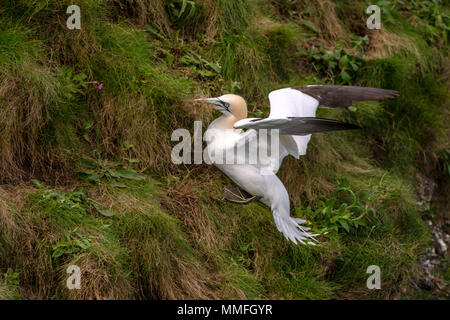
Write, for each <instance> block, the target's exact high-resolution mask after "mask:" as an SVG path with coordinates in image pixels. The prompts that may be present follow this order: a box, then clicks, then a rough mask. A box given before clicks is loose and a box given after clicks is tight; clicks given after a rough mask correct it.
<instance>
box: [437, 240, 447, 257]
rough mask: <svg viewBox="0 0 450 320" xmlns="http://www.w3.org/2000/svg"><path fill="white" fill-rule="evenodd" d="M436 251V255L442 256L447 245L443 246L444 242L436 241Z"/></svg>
mask: <svg viewBox="0 0 450 320" xmlns="http://www.w3.org/2000/svg"><path fill="white" fill-rule="evenodd" d="M436 251H437V253H438V254H444V253H445V252H447V245H446V244H445V242H444V240H442V239H436Z"/></svg>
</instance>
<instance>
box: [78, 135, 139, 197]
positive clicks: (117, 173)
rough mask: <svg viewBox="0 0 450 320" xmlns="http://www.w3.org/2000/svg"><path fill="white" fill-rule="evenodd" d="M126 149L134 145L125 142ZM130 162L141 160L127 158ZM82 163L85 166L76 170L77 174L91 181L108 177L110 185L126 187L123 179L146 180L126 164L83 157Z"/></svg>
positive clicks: (98, 180) (97, 181)
mask: <svg viewBox="0 0 450 320" xmlns="http://www.w3.org/2000/svg"><path fill="white" fill-rule="evenodd" d="M124 147H125V149H126V150H129V149H131V148H132V147H133V146H132V145H131V144H129V143H128V142H126V143H125V144H124ZM125 160H126V161H127V162H128V163H129V164H133V163H137V162H139V160H138V159H136V158H131V157H128V158H125ZM80 165H81V167H82V168H83V169H82V170H79V171H77V172H76V174H77V175H78V176H79V177H81V178H82V179H86V180H88V181H90V182H96V183H100V181H101V180H102V179H106V180H107V181H108V183H109V185H110V186H112V187H121V188H125V187H126V185H125V184H123V183H122V180H124V179H125V180H136V181H139V180H144V179H145V177H144V176H143V175H142V174H140V173H138V172H137V171H136V170H134V169H133V168H132V167H130V166H128V167H126V166H124V165H123V164H121V163H116V162H112V161H108V160H102V159H93V158H84V157H83V158H81V159H80Z"/></svg>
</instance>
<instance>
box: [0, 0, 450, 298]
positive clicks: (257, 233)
mask: <svg viewBox="0 0 450 320" xmlns="http://www.w3.org/2000/svg"><path fill="white" fill-rule="evenodd" d="M195 3H196V5H195V6H194V8H195V10H194V11H193V12H192V14H189V12H185V13H183V14H182V15H181V16H180V17H177V16H174V14H175V13H176V10H180V9H181V5H182V2H181V1H177V0H173V1H172V0H171V1H164V2H159V1H154V0H136V1H119V0H117V1H103V0H84V1H81V2H80V3H79V4H78V5H79V6H80V7H81V12H82V30H68V29H67V28H66V26H65V23H66V19H67V17H68V15H67V14H66V13H65V10H66V8H67V5H69V4H72V3H69V2H68V1H56V0H51V1H48V0H45V1H44V0H42V1H41V0H39V1H38V0H36V1H7V2H6V5H4V6H3V7H2V8H1V9H0V21H1V22H0V67H1V68H2V73H1V74H0V141H1V142H0V177H1V178H0V182H1V183H2V186H1V187H0V266H1V267H0V298H2V299H21V298H25V299H30V298H34V299H176V298H186V299H215V298H227V299H236V298H238V299H239V298H240V299H265V298H274V299H280V298H286V299H336V298H342V299H347V298H351V299H355V298H356V299H358V298H365V299H377V298H382V299H388V298H393V297H397V296H398V295H399V294H400V293H402V292H405V291H404V288H405V287H407V286H409V280H410V279H411V278H412V277H413V276H414V274H415V272H416V271H417V257H418V255H419V254H420V253H421V252H423V251H424V248H425V246H426V245H427V243H428V240H429V235H428V233H427V231H426V228H425V226H424V223H423V221H422V217H423V216H424V215H425V214H426V213H425V212H423V211H422V209H421V208H420V207H418V206H417V205H416V200H417V195H416V181H415V178H414V176H415V174H416V173H417V172H422V173H425V174H428V175H430V176H435V177H436V179H440V181H442V184H441V185H440V187H441V186H442V187H443V186H444V185H445V184H446V183H448V179H443V178H442V176H440V175H442V174H443V173H442V172H441V171H439V160H438V159H439V155H441V154H442V151H443V150H448V149H449V146H448V139H447V138H446V135H447V134H448V132H447V131H448V130H447V129H446V123H447V122H448V119H447V118H448V104H446V102H447V100H448V99H447V98H448V93H446V87H447V86H448V67H447V66H446V65H447V63H446V61H447V60H448V54H447V51H448V43H447V39H446V38H445V37H444V36H443V35H444V33H442V32H443V30H440V29H439V28H438V27H436V26H435V25H434V19H435V16H433V14H434V13H432V12H440V11H429V10H425V9H423V8H422V9H420V8H413V7H411V8H404V7H393V6H391V5H389V6H387V7H386V8H385V11H386V10H387V11H386V12H387V13H386V14H389V15H388V19H387V20H386V24H385V25H386V30H385V32H386V34H387V35H389V36H392V37H393V38H389V37H387V36H386V34H384V35H382V36H381V39H378V40H377V41H378V42H379V43H381V44H379V45H384V44H385V45H386V46H391V47H392V43H390V42H389V41H391V39H396V41H398V44H397V45H396V48H395V49H393V50H392V51H389V50H387V51H385V52H389V54H384V55H382V56H376V57H373V56H372V57H366V56H365V53H368V52H369V53H370V52H371V45H372V44H371V43H370V41H369V44H366V45H364V47H363V50H362V52H360V53H355V51H352V52H353V54H358V55H361V57H362V59H363V60H364V63H361V66H360V68H359V69H358V70H355V72H353V73H352V76H351V79H350V80H346V81H349V83H350V84H353V85H366V86H374V87H383V88H389V89H395V90H398V91H399V92H400V97H399V98H397V99H395V100H392V101H383V102H361V103H357V104H355V109H352V110H329V109H322V110H319V112H318V116H321V117H329V118H336V119H341V120H344V121H349V122H352V123H356V124H359V125H360V126H362V127H363V130H361V131H358V132H339V133H331V134H323V135H320V134H318V135H315V136H314V137H313V138H312V140H311V142H310V145H309V147H308V153H307V155H306V156H305V157H302V158H301V159H300V160H298V161H297V160H295V159H292V158H287V159H285V162H284V163H283V166H282V168H281V170H280V175H279V176H280V178H281V179H282V181H283V183H284V184H285V185H286V188H287V189H288V192H289V194H290V199H291V207H292V211H291V215H298V216H302V217H306V218H309V219H310V220H311V223H312V227H313V228H314V229H315V230H322V229H323V228H329V229H330V232H329V233H327V234H325V235H322V236H321V237H320V245H318V246H315V247H309V246H296V245H293V244H291V243H288V242H287V241H286V240H285V239H284V237H283V236H282V234H280V233H279V232H278V231H277V230H276V227H275V224H274V222H273V217H272V214H271V212H270V210H269V209H268V208H266V207H264V206H263V205H262V204H259V203H251V204H249V205H245V206H239V205H235V204H231V203H228V202H225V201H223V200H221V198H222V191H221V190H222V186H224V185H228V184H230V183H231V181H230V180H229V179H228V178H226V177H225V176H223V175H222V174H221V173H220V172H219V171H218V170H216V169H214V168H212V167H210V166H206V165H201V166H197V165H181V166H176V165H173V164H172V163H171V162H170V151H171V148H172V147H173V142H171V141H170V135H171V132H172V131H173V130H174V129H177V128H186V129H188V130H190V131H191V132H192V128H193V121H194V120H202V121H203V124H204V126H203V128H204V129H205V125H206V124H207V123H209V122H210V121H211V120H212V119H213V116H214V115H216V113H213V112H212V111H210V110H208V109H206V108H205V109H200V108H197V107H194V106H193V105H192V104H190V103H189V102H188V101H187V100H188V99H190V98H192V97H197V96H217V95H221V94H223V93H224V92H226V91H234V92H235V93H238V94H241V95H243V96H244V97H245V98H246V99H247V101H248V102H249V111H251V112H259V111H262V113H263V114H264V115H267V114H268V111H269V106H268V101H267V100H266V96H267V94H268V93H269V92H270V91H271V90H274V89H277V88H282V87H287V86H292V85H306V84H319V83H322V84H324V83H329V82H330V81H338V80H336V76H338V74H333V76H332V77H331V78H330V75H329V74H327V73H326V72H318V71H317V70H316V69H314V68H313V67H312V65H311V63H310V61H309V60H308V58H307V57H308V54H309V55H310V54H311V52H313V51H312V48H313V47H316V48H319V47H320V46H323V47H324V48H326V49H327V50H328V52H329V53H330V52H331V53H332V52H334V51H335V49H336V48H337V47H339V46H342V45H344V46H345V50H346V52H347V51H348V50H351V48H349V46H351V43H352V41H357V40H358V39H360V38H359V37H362V36H363V35H364V34H365V29H364V28H365V27H364V26H361V21H363V17H365V15H364V12H363V11H361V10H359V9H360V8H365V3H364V2H363V1H359V2H358V3H357V4H355V5H353V3H351V4H350V2H348V1H334V2H333V3H334V5H332V4H331V2H328V1H324V0H322V1H317V2H314V3H309V2H307V1H298V2H295V3H292V4H289V5H288V4H286V3H282V2H281V1H231V0H220V1H211V0H198V1H195ZM174 10H175V11H174ZM187 10H188V11H189V10H190V8H187ZM424 10H425V11H424ZM313 12H314V14H313ZM416 16H417V17H419V18H417V19H420V21H419V20H417V21H416V20H415V19H416V18H415V17H416ZM348 17H350V18H348ZM412 22H414V23H419V24H420V25H421V26H423V28H417V27H413V26H411V23H412ZM395 36H398V38H395ZM339 37H344V39H340V38H339ZM373 37H374V35H371V36H370V37H369V39H370V40H371V41H372V40H373V41H375V40H374V38H373ZM383 37H387V38H386V39H385V38H383ZM399 39H400V40H399ZM338 40H344V41H343V42H339V43H338V42H337V41H338ZM384 42H385V43H384ZM372 49H373V48H372ZM356 51H357V50H356ZM300 52H306V56H305V55H303V56H302V55H301V54H299V53H300ZM349 52H350V51H349ZM383 52H384V51H383ZM336 70H337V71H340V69H336ZM94 83H103V89H102V90H98V89H97V88H96V87H95V86H94ZM80 159H95V160H96V161H98V162H99V163H101V164H104V165H103V166H101V167H99V168H95V170H96V171H95V172H94V173H92V172H91V173H90V174H91V176H92V175H95V174H98V172H102V173H105V172H108V174H104V177H103V178H98V179H91V180H93V182H89V181H87V180H85V179H81V178H80V175H79V174H77V172H79V171H83V170H84V171H86V170H87V168H86V167H84V166H83V162H82V160H80ZM127 159H128V160H127ZM130 159H138V160H139V161H138V162H137V161H134V160H133V164H130V163H129V162H130V161H129V160H130ZM134 162H137V163H134ZM441 162H442V161H441ZM128 166H131V167H133V170H136V171H137V172H139V176H140V177H144V179H137V180H133V179H127V178H126V177H124V176H122V177H120V176H117V174H115V173H114V171H115V170H116V171H117V170H121V169H120V168H122V167H125V168H126V167H128ZM88 169H89V168H88ZM92 170H94V169H92ZM111 172H112V174H113V175H112V176H111ZM111 177H113V178H111ZM33 178H34V179H38V180H40V181H42V182H43V183H42V185H39V186H35V185H32V184H31V179H33ZM446 181H447V182H446ZM343 183H344V184H346V185H347V186H348V188H350V189H351V190H352V191H353V192H355V194H363V193H369V194H370V195H371V200H370V201H369V200H363V201H362V202H358V203H356V205H365V204H367V205H370V207H373V209H374V212H371V213H370V214H369V213H367V216H368V217H367V221H366V222H365V225H364V226H362V227H358V229H355V230H354V229H351V230H349V231H347V230H346V228H344V227H342V224H340V226H341V227H339V228H334V229H333V228H331V227H332V226H333V223H339V222H331V221H329V218H327V219H328V220H327V219H325V218H323V219H322V218H320V217H318V216H317V217H316V218H314V217H313V216H311V217H309V216H308V215H310V213H308V211H307V210H306V208H307V207H308V206H310V207H311V208H313V209H314V210H317V211H320V210H319V209H322V208H323V207H324V205H325V204H324V203H323V202H321V200H324V199H335V201H336V207H335V208H333V210H335V211H334V212H338V211H337V210H338V208H339V206H340V205H341V204H342V203H345V204H347V205H350V204H352V203H353V204H355V203H354V202H352V201H353V200H352V199H351V198H350V197H349V194H348V193H347V194H343V193H339V192H337V190H338V188H339V186H342V185H343ZM94 204H95V205H94ZM103 210H108V211H103ZM352 210H356V209H355V208H353V209H352ZM102 211H103V212H104V213H105V212H107V213H108V214H107V215H108V216H104V215H102V214H101V212H102ZM361 212H363V211H358V212H355V214H361ZM110 213H111V214H112V216H110V215H111V214H110ZM365 219H366V218H365ZM72 264H75V265H78V266H80V268H81V269H82V289H81V290H68V289H67V287H66V285H65V284H66V283H65V281H66V279H67V276H68V275H67V273H66V269H67V267H68V266H69V265H72ZM369 265H378V266H380V268H381V277H382V290H368V289H367V287H366V280H367V277H368V276H369V275H368V274H367V273H366V269H367V267H368V266H369ZM8 270H10V271H8ZM438 277H442V278H444V279H447V278H448V274H445V273H442V274H439V275H438ZM447 280H448V279H447ZM402 297H403V298H410V297H411V296H407V295H406V296H405V295H404V294H403V296H402ZM420 297H421V298H426V297H427V296H420Z"/></svg>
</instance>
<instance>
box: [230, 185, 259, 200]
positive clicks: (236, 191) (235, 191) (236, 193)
mask: <svg viewBox="0 0 450 320" xmlns="http://www.w3.org/2000/svg"><path fill="white" fill-rule="evenodd" d="M223 197H224V199H225V200H228V201H230V202H233V203H238V204H247V203H250V202H252V201H253V200H256V198H257V197H256V196H252V195H251V194H250V193H248V192H247V191H245V190H242V189H240V188H238V187H234V186H229V187H223Z"/></svg>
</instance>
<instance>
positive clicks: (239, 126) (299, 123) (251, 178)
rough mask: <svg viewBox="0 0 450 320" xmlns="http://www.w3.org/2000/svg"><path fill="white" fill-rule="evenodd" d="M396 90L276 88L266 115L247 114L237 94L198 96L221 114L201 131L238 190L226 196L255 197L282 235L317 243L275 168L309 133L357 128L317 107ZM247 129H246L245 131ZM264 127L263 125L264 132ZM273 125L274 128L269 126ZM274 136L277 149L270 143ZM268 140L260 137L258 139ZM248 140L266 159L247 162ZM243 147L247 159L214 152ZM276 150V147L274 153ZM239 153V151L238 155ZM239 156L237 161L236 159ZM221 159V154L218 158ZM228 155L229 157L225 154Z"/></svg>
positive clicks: (297, 152) (300, 150) (301, 148)
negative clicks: (328, 116)
mask: <svg viewBox="0 0 450 320" xmlns="http://www.w3.org/2000/svg"><path fill="white" fill-rule="evenodd" d="M396 96H398V93H397V92H396V91H393V90H386V89H377V88H366V87H355V86H327V85H309V86H302V87H291V88H283V89H279V90H275V91H272V92H270V93H269V101H270V114H269V117H268V118H265V119H261V118H247V103H246V101H245V100H244V98H242V97H240V96H238V95H235V94H225V95H222V96H220V97H218V98H202V99H195V101H203V102H207V103H209V104H212V105H214V106H215V108H216V109H217V110H219V111H220V112H221V113H222V115H221V116H220V117H219V118H217V119H215V120H214V121H213V122H212V123H211V124H210V125H209V126H208V129H207V131H206V132H205V140H206V143H207V147H206V149H205V151H206V153H207V154H208V155H210V156H211V155H213V156H212V158H211V159H212V160H211V159H210V162H212V163H213V164H214V165H215V166H216V167H217V168H219V169H220V170H221V171H222V172H223V173H224V174H225V175H227V176H228V177H229V178H230V179H231V180H232V181H233V182H234V183H235V184H236V185H237V186H239V188H241V189H242V190H243V191H242V190H238V191H232V190H229V189H226V188H224V196H225V198H226V199H227V200H230V201H232V202H236V203H247V202H249V201H252V200H254V199H258V200H259V201H261V202H262V203H264V204H265V205H267V206H268V207H269V208H270V209H271V211H272V214H273V218H274V220H275V225H276V227H277V229H278V230H279V231H280V232H281V233H283V235H284V236H285V237H286V239H288V240H290V241H292V242H294V243H295V244H297V242H299V243H302V244H315V243H316V242H317V240H316V239H315V237H316V236H317V234H313V233H311V232H308V230H310V228H308V227H305V226H303V225H302V224H304V223H305V222H306V220H303V219H300V218H295V217H291V216H290V214H289V212H290V203H289V195H288V192H287V190H286V188H285V187H284V185H283V183H282V182H281V180H280V179H279V178H278V177H277V175H276V173H277V172H278V169H279V167H280V165H281V162H282V160H283V158H284V157H286V156H287V155H291V156H293V157H295V158H297V159H299V157H300V156H303V155H305V154H306V148H307V146H308V142H309V141H310V139H311V134H312V133H319V132H327V131H337V130H351V129H360V128H359V127H358V126H356V125H353V124H349V123H344V122H341V121H337V120H333V119H324V118H316V110H317V108H318V107H326V108H343V107H347V106H351V105H352V103H353V102H354V101H367V100H379V99H386V98H394V97H396ZM243 129H247V131H243ZM263 129H266V130H265V132H264V133H262V131H264V130H263ZM273 129H276V130H273ZM274 135H277V139H278V140H275V141H278V144H276V148H278V149H277V150H273V149H274V147H273V145H272V144H271V143H270V142H271V141H272V140H270V139H271V138H273V137H274ZM264 137H265V138H266V139H262V138H264ZM249 141H252V142H253V143H254V144H255V141H256V147H257V149H258V150H259V151H260V149H261V150H262V149H264V150H265V151H267V150H269V151H270V152H269V151H268V152H267V154H269V153H270V155H269V156H268V157H267V158H268V159H266V160H268V161H264V162H263V161H262V159H260V158H259V157H258V159H257V160H256V162H255V161H254V159H253V161H250V160H249V159H248V158H249V153H251V152H252V151H251V150H250V149H251V147H249V146H248V145H250V144H251V142H249ZM242 145H244V146H247V147H246V148H247V149H245V154H244V156H245V161H242V159H240V158H239V155H238V156H236V157H234V158H233V159H232V160H233V161H231V163H230V162H229V161H217V159H218V158H214V155H223V154H225V153H226V151H227V150H228V151H229V150H230V149H233V150H236V148H237V147H238V146H241V147H242ZM272 151H274V152H272ZM241 155H242V154H241ZM238 159H239V160H241V161H240V162H239V161H238ZM221 160H223V157H222V158H221ZM226 160H227V159H226Z"/></svg>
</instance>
